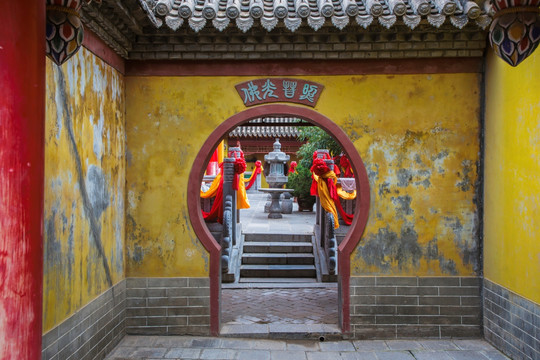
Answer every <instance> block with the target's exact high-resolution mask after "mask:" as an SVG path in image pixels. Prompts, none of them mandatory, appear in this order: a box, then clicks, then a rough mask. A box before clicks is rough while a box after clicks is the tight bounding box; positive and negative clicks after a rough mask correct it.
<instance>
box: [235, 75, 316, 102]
mask: <svg viewBox="0 0 540 360" xmlns="http://www.w3.org/2000/svg"><path fill="white" fill-rule="evenodd" d="M323 89H324V86H323V85H321V84H318V83H315V82H312V81H307V80H301V79H286V78H266V79H255V80H250V81H246V82H243V83H241V84H238V85H236V91H238V94H239V95H240V97H241V98H242V100H243V101H244V105H246V106H253V105H258V104H264V103H271V102H281V101H282V102H294V103H299V104H304V105H308V106H311V107H314V106H315V105H316V104H317V101H318V100H319V96H320V95H321V92H322V90H323Z"/></svg>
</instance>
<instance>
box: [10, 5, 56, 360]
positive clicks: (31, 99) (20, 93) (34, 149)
mask: <svg viewBox="0 0 540 360" xmlns="http://www.w3.org/2000/svg"><path fill="white" fill-rule="evenodd" d="M0 23H1V24H2V26H0V359H40V358H41V317H42V315H41V300H42V281H43V275H42V262H43V259H42V256H43V248H42V212H43V165H44V162H43V141H44V111H45V103H44V100H45V1H43V0H30V1H0Z"/></svg>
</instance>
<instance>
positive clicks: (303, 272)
mask: <svg viewBox="0 0 540 360" xmlns="http://www.w3.org/2000/svg"><path fill="white" fill-rule="evenodd" d="M240 276H241V277H256V278H260V277H278V278H284V277H291V278H299V277H308V278H314V277H316V276H317V271H316V269H315V265H241V266H240Z"/></svg>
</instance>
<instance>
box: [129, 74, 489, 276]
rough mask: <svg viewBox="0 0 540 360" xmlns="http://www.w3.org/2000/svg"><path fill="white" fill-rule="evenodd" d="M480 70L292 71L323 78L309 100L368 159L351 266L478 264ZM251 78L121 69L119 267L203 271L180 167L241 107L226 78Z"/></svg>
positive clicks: (422, 269) (366, 271)
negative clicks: (123, 202) (363, 218)
mask: <svg viewBox="0 0 540 360" xmlns="http://www.w3.org/2000/svg"><path fill="white" fill-rule="evenodd" d="M261 77H263V76H262V75H261ZM479 77H480V75H479V74H431V75H430V74H427V75H392V76H386V75H369V76H312V77H300V78H306V79H309V80H311V81H315V82H318V83H321V84H324V86H325V89H324V92H323V93H322V94H321V98H320V100H319V103H318V104H317V106H316V108H315V110H316V111H319V112H320V113H322V114H323V115H325V116H327V117H328V118H330V119H331V120H332V121H334V122H335V123H336V124H338V125H339V126H341V127H342V128H343V129H344V131H345V132H346V133H347V135H348V136H349V137H350V139H351V141H353V143H354V145H355V147H356V148H357V149H358V151H359V153H360V155H361V156H362V158H363V160H364V162H365V165H366V168H367V171H368V175H369V180H370V188H371V208H370V217H369V220H368V224H367V227H366V231H365V233H364V234H363V237H362V240H361V242H360V244H359V246H358V247H357V249H356V250H355V251H354V252H353V255H352V258H351V261H352V264H351V265H352V266H351V268H352V275H374V274H388V275H462V276H467V275H476V274H477V272H478V270H479V266H480V264H479V260H478V259H479V254H478V242H477V227H478V218H477V207H476V204H475V194H476V192H477V190H478V184H477V181H478V174H477V164H478V161H479V155H478V152H479V142H478V139H479V107H480V95H479V85H478V84H479ZM252 78H255V77H250V78H247V77H234V76H231V77H210V76H209V77H128V78H127V79H126V87H127V117H128V128H127V134H128V135H127V136H128V151H129V153H130V159H131V160H130V162H129V164H130V165H129V166H128V169H127V186H128V199H129V206H128V210H127V216H128V241H127V249H128V250H127V251H128V260H127V271H128V275H129V276H207V275H208V255H207V253H206V251H205V250H204V249H203V247H202V245H201V244H200V242H199V240H198V239H197V238H196V236H195V234H194V232H193V229H192V228H191V224H190V222H189V218H188V215H187V202H186V189H187V179H188V176H189V171H190V169H191V165H192V162H193V161H194V158H195V155H196V154H197V152H198V151H199V149H200V148H201V146H202V144H203V143H204V141H205V140H206V139H207V138H208V136H209V135H210V133H211V132H212V131H213V130H214V129H215V128H216V126H217V125H218V124H220V123H221V122H222V121H224V120H225V119H227V118H229V117H230V116H232V115H234V114H236V113H238V112H240V111H242V110H244V109H245V107H244V105H243V103H242V99H241V98H240V97H239V96H238V94H237V93H236V91H235V89H234V85H236V84H238V83H241V82H243V81H246V80H249V79H252ZM353 236H358V237H360V236H361V234H353ZM173 243H174V244H176V246H174V247H173V246H172V244H173Z"/></svg>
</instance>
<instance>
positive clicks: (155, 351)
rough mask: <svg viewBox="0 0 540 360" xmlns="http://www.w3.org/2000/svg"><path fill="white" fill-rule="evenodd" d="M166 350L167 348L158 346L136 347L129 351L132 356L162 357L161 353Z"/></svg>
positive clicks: (163, 353)
mask: <svg viewBox="0 0 540 360" xmlns="http://www.w3.org/2000/svg"><path fill="white" fill-rule="evenodd" d="M166 352H167V348H159V347H137V348H135V350H134V351H133V352H132V353H131V355H130V356H131V357H133V358H144V359H146V358H152V357H153V358H162V357H163V355H165V353H166Z"/></svg>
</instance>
